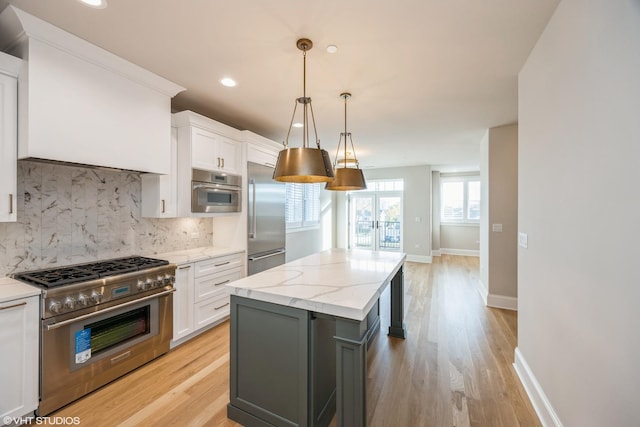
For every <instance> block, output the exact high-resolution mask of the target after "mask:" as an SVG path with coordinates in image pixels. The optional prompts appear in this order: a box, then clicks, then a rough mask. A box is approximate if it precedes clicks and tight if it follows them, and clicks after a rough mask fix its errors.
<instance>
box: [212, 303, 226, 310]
mask: <svg viewBox="0 0 640 427" xmlns="http://www.w3.org/2000/svg"><path fill="white" fill-rule="evenodd" d="M228 305H229V303H226V304H222V305H221V306H220V307H214V308H213V309H214V310H220V309H221V308H225V307H226V306H228Z"/></svg>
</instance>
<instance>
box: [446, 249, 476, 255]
mask: <svg viewBox="0 0 640 427" xmlns="http://www.w3.org/2000/svg"><path fill="white" fill-rule="evenodd" d="M440 253H441V254H442V255H461V256H480V251H479V250H477V249H447V248H440Z"/></svg>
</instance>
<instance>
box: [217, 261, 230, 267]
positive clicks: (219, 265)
mask: <svg viewBox="0 0 640 427" xmlns="http://www.w3.org/2000/svg"><path fill="white" fill-rule="evenodd" d="M230 262H231V261H227V262H223V263H221V264H216V265H214V267H221V266H223V265H227V264H229V263H230Z"/></svg>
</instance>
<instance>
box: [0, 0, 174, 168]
mask: <svg viewBox="0 0 640 427" xmlns="http://www.w3.org/2000/svg"><path fill="white" fill-rule="evenodd" d="M0 50H3V51H6V52H9V53H11V54H13V55H15V56H18V57H20V58H22V59H24V60H25V63H26V67H25V70H24V75H21V76H20V82H19V85H18V94H19V99H20V102H19V116H18V123H19V124H18V158H20V159H25V158H36V159H46V160H55V161H62V162H72V163H79V164H86V165H95V166H104V167H112V168H118V169H127V170H134V171H142V172H153V173H160V174H168V173H170V172H171V161H170V158H171V155H170V150H171V141H170V135H171V105H170V102H171V98H172V97H173V96H174V95H175V94H176V93H178V92H180V91H182V90H184V88H182V87H180V86H178V85H176V84H174V83H172V82H170V81H168V80H165V79H163V78H162V77H159V76H158V75H156V74H153V73H151V72H149V71H147V70H145V69H143V68H141V67H139V66H137V65H135V64H132V63H130V62H128V61H125V60H124V59H122V58H120V57H117V56H115V55H113V54H112V53H110V52H108V51H106V50H104V49H101V48H99V47H97V46H95V45H93V44H91V43H89V42H87V41H85V40H82V39H80V38H78V37H76V36H74V35H72V34H69V33H67V32H65V31H63V30H61V29H59V28H57V27H55V26H53V25H51V24H49V23H47V22H44V21H42V20H40V19H38V18H36V17H34V16H32V15H29V14H28V13H26V12H24V11H22V10H20V9H17V8H15V7H14V6H8V7H6V8H5V9H4V11H3V12H2V13H1V14H0Z"/></svg>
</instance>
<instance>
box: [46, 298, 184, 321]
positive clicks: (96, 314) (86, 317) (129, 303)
mask: <svg viewBox="0 0 640 427" xmlns="http://www.w3.org/2000/svg"><path fill="white" fill-rule="evenodd" d="M175 291H176V289H175V288H172V289H170V290H167V291H163V292H160V293H157V294H153V295H148V296H146V297H143V298H138V299H135V300H133V301H129V302H125V303H124V304H118V305H114V306H112V307H108V308H105V309H102V310H98V311H94V312H93V313H89V314H84V315H82V316H78V317H74V318H73V319H68V320H63V321H62V322H57V323H52V324H50V325H46V328H47V331H51V330H53V329H58V328H61V327H63V326H65V325H68V324H69V323H74V322H77V321H78V320H84V319H89V318H91V317H95V316H98V315H100V314H103V313H109V312H110V311H114V310H119V309H121V308H124V307H127V306H130V305H133V304H138V303H139V302H142V301H147V300H150V299H153V298H160V297H161V296H164V295H169V294H172V293H173V292H175Z"/></svg>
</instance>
